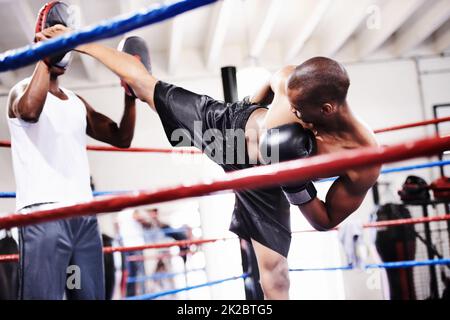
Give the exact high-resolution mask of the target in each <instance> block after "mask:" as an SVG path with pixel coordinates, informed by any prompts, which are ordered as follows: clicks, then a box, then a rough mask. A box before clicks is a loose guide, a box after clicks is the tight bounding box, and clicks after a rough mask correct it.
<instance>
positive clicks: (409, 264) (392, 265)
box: [289, 258, 450, 272]
mask: <svg viewBox="0 0 450 320" xmlns="http://www.w3.org/2000/svg"><path fill="white" fill-rule="evenodd" d="M447 264H450V258H447V259H434V260H422V261H415V260H411V261H398V262H384V263H373V264H367V265H365V266H363V268H364V269H398V268H413V267H423V266H435V265H447ZM353 269H355V268H354V267H353V266H351V265H350V266H342V267H329V268H295V269H289V271H291V272H305V271H308V272H309V271H338V270H353Z"/></svg>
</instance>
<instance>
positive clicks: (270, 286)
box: [260, 260, 290, 291]
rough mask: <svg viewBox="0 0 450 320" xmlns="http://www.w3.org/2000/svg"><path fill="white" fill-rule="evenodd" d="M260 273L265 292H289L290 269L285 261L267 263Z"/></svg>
mask: <svg viewBox="0 0 450 320" xmlns="http://www.w3.org/2000/svg"><path fill="white" fill-rule="evenodd" d="M260 271H261V285H262V287H263V290H265V291H266V290H276V291H288V290H289V286H290V281H289V268H288V265H287V262H286V261H285V260H279V261H274V262H271V263H267V264H265V265H264V266H263V268H262V270H260Z"/></svg>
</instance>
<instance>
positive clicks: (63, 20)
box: [35, 1, 73, 69]
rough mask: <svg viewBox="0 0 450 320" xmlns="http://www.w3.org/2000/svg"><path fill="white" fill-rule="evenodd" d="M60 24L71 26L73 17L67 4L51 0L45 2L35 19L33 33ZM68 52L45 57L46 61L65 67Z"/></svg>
mask: <svg viewBox="0 0 450 320" xmlns="http://www.w3.org/2000/svg"><path fill="white" fill-rule="evenodd" d="M56 24H61V25H64V26H66V27H73V25H72V24H73V19H72V15H71V13H70V10H69V6H68V5H67V4H66V3H64V2H61V1H51V2H48V3H46V4H45V5H44V6H43V7H42V8H41V10H39V14H38V17H37V21H36V29H35V33H39V32H41V31H42V30H44V29H46V28H50V27H53V26H54V25H56ZM70 58H71V54H70V52H65V53H62V54H58V55H56V56H52V57H51V58H49V59H46V60H45V61H46V63H47V64H49V65H52V66H57V67H60V68H63V69H65V68H67V65H68V64H69V62H70Z"/></svg>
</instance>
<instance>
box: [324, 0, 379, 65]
mask: <svg viewBox="0 0 450 320" xmlns="http://www.w3.org/2000/svg"><path fill="white" fill-rule="evenodd" d="M352 4H353V6H352V8H351V10H350V11H349V7H348V6H343V5H342V3H340V2H339V1H333V9H334V10H333V14H330V15H327V19H326V20H324V21H323V23H324V24H323V29H321V34H320V36H319V43H318V51H317V53H318V54H320V55H324V56H329V57H332V56H334V55H335V54H336V53H337V52H338V51H339V49H341V48H342V46H343V45H344V44H345V43H346V42H347V40H348V39H349V38H350V37H351V36H352V35H353V34H354V32H355V31H356V30H357V28H358V27H359V26H360V25H361V23H362V22H363V20H365V19H366V18H367V17H368V16H367V9H368V8H369V7H370V5H373V0H358V1H354V2H352Z"/></svg>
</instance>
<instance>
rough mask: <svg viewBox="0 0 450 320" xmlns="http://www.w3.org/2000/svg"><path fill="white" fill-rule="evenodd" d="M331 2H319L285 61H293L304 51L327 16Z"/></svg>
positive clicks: (324, 0)
mask: <svg viewBox="0 0 450 320" xmlns="http://www.w3.org/2000/svg"><path fill="white" fill-rule="evenodd" d="M330 4H331V0H319V1H317V3H316V5H315V7H314V9H313V10H312V11H311V14H310V15H309V18H308V20H307V21H306V23H305V24H304V25H302V27H301V28H300V34H299V35H298V36H297V37H296V38H295V39H294V41H292V46H291V47H290V49H288V53H287V55H286V57H285V61H291V60H293V59H294V58H295V57H297V56H298V55H299V53H300V51H301V50H302V49H303V47H304V45H305V43H306V41H308V39H309V38H310V37H311V35H312V34H313V32H314V30H315V29H316V28H317V26H318V24H319V22H320V21H321V20H322V18H323V17H324V15H325V12H326V11H327V9H328V8H329V7H330Z"/></svg>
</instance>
